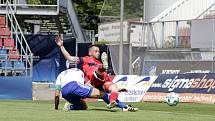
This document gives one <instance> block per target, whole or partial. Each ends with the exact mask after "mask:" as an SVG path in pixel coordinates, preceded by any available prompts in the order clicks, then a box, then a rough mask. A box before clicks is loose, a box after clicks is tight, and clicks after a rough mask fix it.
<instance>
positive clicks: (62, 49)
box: [55, 36, 79, 63]
mask: <svg viewBox="0 0 215 121" xmlns="http://www.w3.org/2000/svg"><path fill="white" fill-rule="evenodd" d="M55 42H56V44H57V45H58V46H59V47H60V50H61V52H62V53H63V55H64V57H65V58H66V60H69V61H71V62H73V63H76V62H78V60H79V58H78V57H76V56H71V55H70V54H69V53H68V51H67V50H66V49H65V47H64V46H63V40H62V39H61V38H60V37H59V36H58V37H56V38H55Z"/></svg>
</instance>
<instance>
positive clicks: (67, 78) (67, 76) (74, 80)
mask: <svg viewBox="0 0 215 121" xmlns="http://www.w3.org/2000/svg"><path fill="white" fill-rule="evenodd" d="M55 87H56V88H55V109H56V110H57V109H58V105H59V97H60V92H61V93H62V97H63V98H64V99H65V100H67V101H68V102H69V103H71V104H72V105H70V104H69V103H66V104H65V106H64V110H86V109H87V105H86V103H85V101H84V100H83V98H87V97H98V96H99V95H102V94H101V93H100V91H99V90H98V89H96V88H93V87H91V86H87V85H84V73H83V72H82V71H81V70H80V69H77V68H72V69H68V70H65V71H62V72H61V73H60V74H59V75H58V77H57V80H56V82H55Z"/></svg>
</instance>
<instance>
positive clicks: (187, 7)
mask: <svg viewBox="0 0 215 121" xmlns="http://www.w3.org/2000/svg"><path fill="white" fill-rule="evenodd" d="M214 3H215V1H214V0H178V1H177V2H175V3H174V4H173V5H171V6H170V7H168V8H167V9H166V10H164V11H163V12H162V13H160V14H159V15H158V16H156V17H155V18H153V19H152V20H151V21H150V22H156V21H173V20H189V19H196V18H197V16H199V15H200V14H201V13H202V12H203V11H206V10H207V9H208V8H209V7H210V6H211V5H213V4H214Z"/></svg>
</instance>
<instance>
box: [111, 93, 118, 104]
mask: <svg viewBox="0 0 215 121" xmlns="http://www.w3.org/2000/svg"><path fill="white" fill-rule="evenodd" d="M117 98H118V93H117V92H111V93H110V96H109V99H110V102H112V101H116V100H117Z"/></svg>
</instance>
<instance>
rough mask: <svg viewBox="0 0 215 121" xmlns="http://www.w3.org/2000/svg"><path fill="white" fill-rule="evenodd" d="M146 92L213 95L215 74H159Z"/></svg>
mask: <svg viewBox="0 0 215 121" xmlns="http://www.w3.org/2000/svg"><path fill="white" fill-rule="evenodd" d="M148 92H165V93H168V92H176V93H204V94H215V73H207V74H206V73H205V74H203V73H187V74H161V75H159V76H158V78H157V79H156V80H155V81H154V83H153V84H152V85H151V87H150V88H149V90H148Z"/></svg>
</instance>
